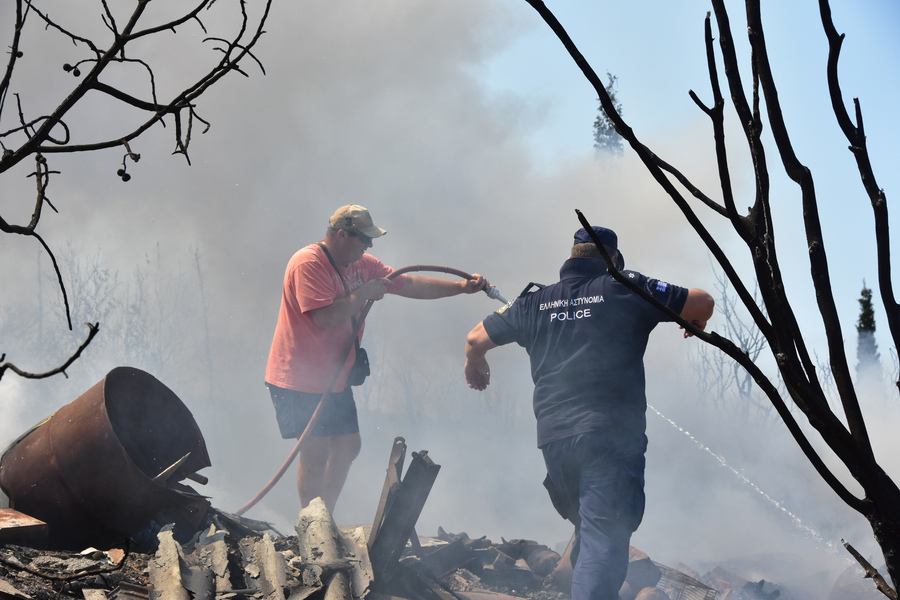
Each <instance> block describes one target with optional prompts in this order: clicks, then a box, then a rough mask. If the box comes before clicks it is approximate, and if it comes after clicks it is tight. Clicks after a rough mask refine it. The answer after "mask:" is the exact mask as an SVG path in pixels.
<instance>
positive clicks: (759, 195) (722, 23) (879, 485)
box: [527, 0, 900, 598]
mask: <svg viewBox="0 0 900 600" xmlns="http://www.w3.org/2000/svg"><path fill="white" fill-rule="evenodd" d="M527 2H528V3H529V4H530V5H531V6H532V7H533V8H534V9H535V10H537V11H538V13H539V14H540V15H541V16H542V18H543V19H544V20H545V21H546V23H547V24H548V25H549V26H550V27H551V29H553V31H554V32H555V33H556V35H557V36H558V37H559V39H560V40H561V41H562V43H563V45H564V46H565V47H566V49H567V50H568V51H569V54H570V55H571V56H572V58H573V59H574V61H575V62H576V64H577V65H578V66H579V68H581V70H582V72H583V73H584V75H585V77H586V78H587V79H588V81H589V82H590V83H591V85H592V86H593V87H594V90H595V91H596V92H597V95H598V97H599V98H600V103H601V106H602V107H603V109H604V111H605V112H606V114H607V115H608V117H609V119H610V121H611V122H612V123H613V125H614V126H615V128H616V131H618V132H619V134H620V135H621V136H622V137H623V138H624V139H625V140H626V141H627V142H628V144H629V145H630V146H631V148H632V149H633V150H634V151H635V152H636V153H637V155H638V157H639V158H640V159H641V161H642V162H643V164H644V165H645V167H646V168H647V169H648V171H649V172H650V173H651V175H652V176H653V177H654V179H655V180H656V181H657V183H659V185H660V186H661V187H662V188H663V189H664V190H665V191H666V192H667V193H668V195H669V196H670V198H671V199H672V200H673V201H674V202H675V203H676V205H677V206H678V207H679V209H680V210H681V211H682V213H683V215H684V217H685V218H686V219H687V221H688V223H689V224H690V225H691V226H692V227H693V229H694V230H695V231H696V233H697V235H698V236H699V237H700V238H701V239H702V240H703V242H704V243H705V245H706V247H707V248H708V249H709V251H710V253H711V254H712V255H713V256H714V257H715V259H716V261H717V262H718V264H719V266H720V267H721V268H722V271H723V273H724V274H725V276H727V277H728V280H729V282H730V283H731V284H732V286H733V287H734V290H735V292H736V294H737V295H738V297H739V298H740V300H741V302H742V304H743V305H744V307H745V308H746V309H747V310H748V311H749V314H750V316H751V318H752V319H753V322H754V324H755V326H756V327H757V328H758V329H759V332H760V333H761V334H762V335H763V336H765V339H766V342H767V344H768V346H769V348H770V349H771V352H772V354H773V357H774V358H775V361H776V364H777V367H778V370H779V372H780V375H781V378H782V380H783V381H784V386H785V390H786V395H787V397H786V398H783V397H782V395H781V394H780V393H779V392H778V389H777V388H776V386H775V385H774V384H773V383H772V381H771V380H770V379H769V378H768V377H767V376H766V375H765V374H764V373H763V372H762V371H761V370H760V369H759V368H758V367H757V366H756V364H754V362H753V361H752V360H751V359H750V358H749V357H748V356H747V355H746V354H745V353H743V352H741V350H740V348H739V347H738V346H737V345H735V344H734V343H733V342H732V341H731V340H728V339H726V338H724V337H722V336H720V335H719V334H717V333H715V332H710V333H706V332H703V331H700V330H698V329H696V328H695V327H693V326H692V325H691V324H690V323H687V322H686V321H684V320H683V319H681V318H680V317H679V316H678V315H676V314H674V313H672V312H671V311H669V314H670V315H671V316H672V317H673V319H674V320H675V321H676V322H677V323H678V324H679V325H681V326H682V327H684V328H685V329H686V330H688V331H690V332H691V333H693V334H694V335H696V336H697V337H699V338H700V339H702V340H704V341H705V342H708V343H710V344H712V345H714V346H716V347H717V348H719V349H721V350H722V351H723V352H724V353H725V354H727V355H728V356H730V357H731V358H733V359H734V360H735V361H736V362H737V363H739V364H740V365H741V366H742V367H744V368H745V369H746V370H747V372H748V373H749V374H750V375H751V376H752V377H753V379H754V381H755V382H756V383H757V384H758V385H759V386H760V389H761V390H762V391H763V392H764V393H765V394H766V396H767V397H768V399H769V401H770V402H771V403H772V405H773V406H774V407H775V409H776V410H777V411H778V413H779V415H780V416H781V418H782V420H783V421H784V423H785V425H786V426H787V427H788V429H789V431H790V433H791V435H792V436H793V437H794V439H795V441H796V442H797V444H798V445H799V446H800V448H801V450H802V451H803V452H804V455H805V456H806V457H807V459H808V460H809V461H810V463H811V464H812V465H813V467H814V468H815V469H816V471H817V472H818V473H819V475H820V476H821V477H822V478H823V479H824V480H825V482H826V483H828V485H829V486H830V487H831V488H832V490H833V491H834V492H835V493H836V494H837V495H838V496H839V497H840V498H841V500H843V501H844V502H845V503H846V504H847V505H848V506H850V507H851V508H853V509H854V510H855V511H857V512H858V513H859V514H860V515H862V516H863V517H865V518H866V519H867V520H868V522H869V524H870V525H871V527H872V531H873V534H874V537H875V540H876V541H877V543H878V544H879V546H880V548H881V550H882V553H883V555H884V559H885V563H886V565H887V570H888V573H889V575H890V577H891V579H892V581H893V584H894V589H891V587H890V586H889V585H888V584H887V583H885V582H884V581H883V580H882V581H881V582H879V590H881V591H882V593H884V594H885V595H886V596H888V597H891V598H897V592H896V587H897V585H898V583H900V489H898V487H897V484H896V483H895V482H894V481H893V480H892V479H891V478H890V477H889V476H888V475H887V474H886V473H885V472H884V470H883V469H882V468H881V466H880V465H879V464H878V461H877V459H876V457H875V455H874V451H873V449H872V445H871V443H870V440H869V435H868V432H867V429H866V425H865V421H864V419H863V414H862V410H861V408H860V405H859V401H858V398H857V394H856V390H855V388H854V385H853V377H852V371H851V369H850V367H849V365H848V363H847V357H846V354H845V352H844V345H843V338H842V334H841V327H840V319H839V316H838V311H837V307H836V304H835V301H834V296H833V294H832V288H831V281H830V277H829V270H828V261H827V255H826V251H825V244H824V242H823V236H822V230H821V224H820V222H819V209H818V204H817V198H816V188H815V184H814V180H813V176H812V173H811V171H810V170H809V169H808V168H807V167H806V166H805V165H804V164H803V163H802V162H801V161H800V159H799V158H798V157H797V155H796V154H795V152H794V149H793V147H792V144H791V139H790V136H789V134H788V129H787V127H786V124H785V122H784V119H783V117H782V113H781V108H780V105H779V101H778V90H777V87H776V85H775V81H774V78H773V75H772V71H771V68H770V65H769V58H768V54H767V47H766V40H765V35H764V30H763V26H762V19H761V16H760V8H759V1H758V0H746V1H745V7H746V20H747V32H748V38H749V41H750V48H751V56H750V67H751V71H752V78H753V79H752V83H753V86H752V90H753V91H752V96H751V97H750V98H747V96H746V94H745V92H744V89H745V88H744V86H743V80H742V78H741V74H740V69H739V64H740V61H739V60H738V56H737V52H736V50H735V45H734V37H733V35H732V32H731V25H730V22H729V15H728V13H727V11H726V9H725V2H724V0H712V5H713V10H714V12H715V17H716V22H717V25H718V30H719V31H718V33H719V36H718V38H719V52H720V53H721V59H722V62H723V64H724V71H725V72H724V75H725V82H726V84H727V87H728V90H729V93H730V100H731V105H732V107H733V109H734V110H735V112H736V113H737V115H738V119H739V121H740V123H741V124H742V126H743V128H744V137H745V141H746V144H747V147H746V153H747V160H749V161H750V163H751V164H752V166H753V170H754V173H755V176H756V177H755V190H754V195H755V198H754V202H753V205H752V206H751V207H750V209H749V210H748V211H747V213H746V214H741V213H739V212H738V210H737V204H736V202H735V193H734V190H733V189H732V183H731V177H730V171H729V164H728V159H727V153H726V147H725V127H724V118H723V115H724V108H725V99H724V96H723V94H722V91H721V89H720V83H719V75H718V70H717V64H716V58H715V47H714V37H713V33H712V24H711V16H710V15H709V14H707V18H706V23H705V31H706V48H707V64H708V69H709V74H710V83H711V88H712V94H713V104H712V105H711V106H707V105H705V104H704V103H703V102H702V101H701V100H700V99H699V97H698V96H697V95H696V94H695V93H694V92H693V91H691V92H690V96H691V98H692V99H693V100H694V102H695V103H696V104H697V106H698V107H699V108H700V109H701V110H702V111H703V112H704V113H705V114H706V115H707V116H709V118H710V120H711V122H712V129H713V138H714V143H715V148H716V161H717V165H716V167H717V171H718V175H719V180H720V184H721V188H720V194H721V199H720V200H714V199H713V198H712V197H710V196H708V195H706V194H704V193H703V192H702V191H701V190H700V189H699V188H698V187H696V186H695V185H693V184H692V183H691V181H690V180H688V178H687V177H685V176H684V175H683V174H682V173H681V172H680V171H678V170H677V169H676V168H675V167H673V166H672V165H670V164H668V163H666V162H665V161H664V160H662V159H661V158H660V157H658V156H656V155H655V154H654V153H653V152H652V151H651V150H650V149H649V148H647V147H646V146H644V145H643V144H642V143H641V142H640V141H639V140H638V139H637V137H636V136H635V134H634V132H633V131H632V130H631V128H630V127H628V125H627V124H626V123H625V122H624V121H623V120H622V118H621V115H619V114H618V112H616V109H615V105H614V103H613V102H612V100H611V98H610V97H609V95H608V94H607V93H606V89H605V88H604V86H603V82H602V81H601V80H600V78H599V77H597V75H596V73H594V71H593V69H592V68H591V67H590V65H589V64H588V63H587V61H586V60H585V59H584V57H583V56H582V55H581V53H580V52H579V51H578V49H577V48H576V47H575V45H574V44H573V42H572V40H571V39H570V38H569V36H568V34H567V33H566V31H565V29H564V28H563V27H562V25H560V23H559V22H558V21H557V20H556V18H555V17H554V16H553V14H552V13H550V11H549V10H548V9H547V7H546V6H545V5H544V3H543V2H542V1H541V0H527ZM819 8H820V13H821V16H822V23H823V26H824V29H825V33H826V35H827V37H828V40H829V44H830V53H829V57H828V84H829V89H830V95H831V101H832V106H833V109H834V113H835V116H836V117H837V121H838V124H839V126H840V127H841V129H842V131H843V132H844V134H845V135H846V137H847V139H848V141H849V142H850V150H851V152H852V153H853V154H854V157H855V158H856V161H857V165H858V169H859V173H860V178H861V180H862V183H863V185H864V187H865V189H866V192H867V194H868V195H869V198H870V199H871V203H872V208H873V213H874V222H875V232H876V241H877V247H878V273H879V291H880V293H881V297H882V301H883V303H884V308H885V313H886V314H887V315H888V321H889V325H890V328H891V333H892V336H893V339H894V344H895V347H897V346H898V341H900V306H898V305H897V303H896V301H895V299H894V293H893V288H892V283H891V266H890V247H889V246H890V237H889V230H888V221H887V199H886V197H885V195H884V192H883V191H882V190H880V189H879V188H878V185H877V183H876V181H875V176H874V173H873V171H872V168H871V164H870V162H869V157H868V152H867V150H866V146H865V132H864V130H863V126H862V113H861V110H860V108H859V102H858V101H855V106H856V123H855V124H854V122H853V121H852V120H851V119H850V117H849V116H848V114H847V112H846V110H845V108H844V104H843V96H842V94H841V91H840V86H839V83H838V77H837V62H838V54H839V50H840V44H841V42H842V40H843V36H840V35H838V34H837V32H836V31H835V29H834V26H833V24H832V23H831V13H830V8H829V5H828V2H827V0H820V2H819ZM762 98H764V99H765V107H766V111H765V113H763V112H762V111H761V108H760V107H761V102H760V100H761V99H762ZM764 124H765V125H767V126H768V127H769V129H770V130H771V133H772V135H773V137H774V139H775V145H776V148H777V151H778V158H780V160H781V167H782V169H783V170H784V172H785V173H786V174H787V175H788V176H789V177H790V178H791V179H792V180H793V181H794V182H795V183H796V184H797V186H798V187H799V191H800V199H801V203H802V208H803V225H804V229H805V232H806V241H807V247H808V249H809V267H810V273H811V275H812V281H813V286H814V288H815V289H814V291H815V297H816V302H817V305H818V309H819V313H820V316H821V320H822V325H823V326H824V330H825V332H826V339H827V345H828V357H829V365H830V368H831V373H832V376H833V377H834V382H835V387H836V389H837V394H838V396H839V399H840V402H841V409H842V413H843V418H844V420H842V419H841V417H839V416H838V415H837V414H836V413H835V412H834V411H833V410H832V408H831V406H830V405H829V402H828V397H827V395H826V393H825V391H824V389H823V386H822V384H821V382H820V380H819V376H818V375H817V373H816V363H815V361H814V360H813V358H812V354H811V353H810V352H809V351H808V349H807V347H806V343H805V340H804V337H803V332H802V331H801V329H800V326H799V324H798V321H797V319H796V317H795V314H794V309H793V307H792V306H791V303H790V301H789V300H788V297H787V294H786V291H785V285H784V281H783V280H782V274H781V269H780V266H779V261H778V255H777V253H776V249H775V223H774V221H773V218H772V213H771V210H770V201H769V194H770V190H769V166H768V162H767V158H766V152H765V146H764V144H763V139H762V131H763V126H764ZM670 178H674V179H675V180H676V181H677V182H678V183H679V184H681V185H682V186H683V187H684V188H685V189H687V190H688V191H689V192H690V193H691V194H692V195H693V196H694V198H696V199H697V200H699V201H700V202H701V203H702V204H703V205H704V206H705V207H706V208H708V209H710V210H712V211H713V212H714V213H716V214H718V215H720V216H722V217H724V218H726V219H728V220H729V222H730V224H731V225H732V227H733V228H734V230H735V232H737V234H738V235H739V236H740V237H741V239H742V240H743V241H744V243H745V244H746V245H747V249H748V250H749V252H750V256H751V259H752V261H753V266H754V271H755V275H756V284H757V285H758V289H759V291H760V294H761V296H762V300H763V303H764V305H765V309H766V310H765V312H763V311H762V310H761V309H760V307H759V306H758V305H757V303H756V301H755V298H754V297H753V295H752V294H751V293H750V291H749V289H748V286H747V285H746V283H745V282H744V281H743V280H742V279H741V277H740V276H739V275H738V274H737V272H736V271H735V269H734V268H733V266H732V264H731V262H730V260H729V258H728V256H727V255H726V254H725V253H724V251H723V250H722V249H721V248H720V246H719V245H718V243H717V242H716V240H715V239H714V237H713V236H712V235H711V234H710V232H709V231H708V230H707V229H706V228H705V226H704V225H703V223H702V222H701V221H700V219H699V218H698V217H697V215H696V214H695V212H694V209H693V208H692V206H691V205H690V204H689V203H688V201H687V199H686V198H685V197H684V196H683V195H682V194H681V192H680V191H679V190H678V189H677V188H676V187H675V185H674V184H673V182H672V180H671V179H670ZM578 214H579V218H580V219H581V222H582V224H583V225H585V226H589V225H590V224H589V223H588V221H587V219H586V218H584V216H583V215H582V214H581V213H580V212H579V213H578ZM607 258H608V257H607ZM607 263H608V267H609V268H610V272H611V273H612V275H613V277H615V278H616V279H617V280H618V281H620V282H621V283H623V284H624V285H626V286H628V287H630V288H631V289H632V290H634V291H635V293H637V294H639V295H641V296H643V297H644V298H645V299H647V300H648V301H649V302H654V300H653V299H652V297H650V296H649V295H648V294H646V293H645V292H643V291H642V290H640V289H639V288H637V287H636V286H634V285H633V284H632V283H631V282H630V281H629V280H628V279H627V278H626V277H623V276H622V275H621V274H620V273H618V271H616V270H615V269H614V268H613V266H612V265H611V264H610V263H609V261H607ZM663 309H664V307H663ZM664 310H665V309H664ZM898 386H900V382H898ZM788 403H792V404H793V405H794V406H796V407H797V408H799V409H800V411H802V412H803V414H804V416H805V417H806V418H807V420H808V422H809V423H810V425H811V426H812V427H813V428H814V429H815V431H816V433H817V434H818V435H819V436H820V438H821V440H822V441H824V442H825V444H827V446H828V447H829V449H830V450H831V451H832V452H833V453H834V454H835V455H836V456H837V457H838V458H839V459H840V460H841V462H842V463H843V464H844V466H845V467H846V468H847V469H848V470H849V472H850V473H851V474H852V476H853V477H854V478H855V479H856V481H857V482H858V483H859V484H860V485H861V486H862V489H863V491H864V496H863V497H862V498H859V497H857V496H856V495H855V494H854V493H852V492H851V491H850V490H848V489H847V488H846V486H844V484H843V483H842V482H841V481H840V480H839V479H838V478H837V477H836V475H835V474H834V473H833V472H832V471H831V469H830V468H829V467H828V466H827V465H826V463H825V461H824V460H823V459H822V457H821V456H819V454H818V452H817V451H816V450H815V448H814V447H813V446H812V444H811V443H810V440H809V439H808V438H807V436H806V433H805V432H804V431H803V430H802V429H801V428H800V426H799V424H798V423H797V421H796V420H795V417H794V413H792V412H791V411H790V409H789V405H788ZM858 560H860V562H861V563H863V562H864V561H863V560H862V559H861V557H858ZM864 567H867V569H868V571H867V573H868V575H867V576H872V577H873V578H876V579H878V576H877V573H873V571H874V570H873V569H871V566H869V565H865V564H864Z"/></svg>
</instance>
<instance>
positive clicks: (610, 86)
mask: <svg viewBox="0 0 900 600" xmlns="http://www.w3.org/2000/svg"><path fill="white" fill-rule="evenodd" d="M606 77H607V80H608V82H609V83H607V84H606V85H605V86H603V87H604V88H605V89H606V93H607V94H609V98H610V100H612V103H613V106H614V107H615V109H616V112H617V113H619V114H622V103H621V102H619V100H618V99H617V98H616V82H618V80H619V78H618V77H616V76H615V75H613V74H611V73H610V72H609V71H607V73H606ZM594 149H595V150H596V151H597V153H598V154H599V153H601V152H609V153H611V154H615V155H617V156H621V155H622V153H623V152H624V146H623V144H622V136H621V135H619V132H618V131H616V128H615V127H613V123H612V120H610V118H609V115H607V114H606V111H605V110H604V109H603V105H602V104H601V105H600V107H599V108H598V109H597V118H596V119H595V120H594Z"/></svg>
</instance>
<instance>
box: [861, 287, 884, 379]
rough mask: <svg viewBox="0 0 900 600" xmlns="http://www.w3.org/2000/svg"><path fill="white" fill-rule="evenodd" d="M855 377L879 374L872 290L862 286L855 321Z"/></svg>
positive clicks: (879, 359)
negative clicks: (857, 315)
mask: <svg viewBox="0 0 900 600" xmlns="http://www.w3.org/2000/svg"><path fill="white" fill-rule="evenodd" d="M856 333H857V342H856V359H857V361H858V362H857V364H856V378H857V381H860V380H862V379H863V378H864V377H869V376H876V375H877V376H878V377H880V376H881V356H880V355H879V354H878V342H876V341H875V308H874V307H873V306H872V290H870V289H869V288H867V287H866V282H865V281H863V288H862V291H861V292H860V298H859V320H858V321H857V322H856Z"/></svg>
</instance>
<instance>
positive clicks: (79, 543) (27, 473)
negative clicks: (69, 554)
mask: <svg viewBox="0 0 900 600" xmlns="http://www.w3.org/2000/svg"><path fill="white" fill-rule="evenodd" d="M185 456H187V458H184V457H185ZM182 459H184V460H183V461H182V462H181V464H180V465H179V466H177V468H175V469H172V468H171V467H173V465H176V464H177V463H178V462H179V461H181V460H182ZM208 466H210V462H209V455H208V453H207V449H206V442H205V441H204V439H203V435H202V434H201V433H200V429H199V427H198V426H197V423H196V421H195V420H194V417H193V415H192V414H191V412H190V410H188V408H187V407H186V406H185V405H184V403H183V402H182V401H181V400H180V399H179V398H178V396H176V395H175V393H174V392H172V390H170V389H169V388H168V387H166V386H165V385H163V384H162V383H161V382H160V381H159V380H158V379H156V378H155V377H153V376H152V375H150V374H149V373H146V372H144V371H141V370H139V369H135V368H131V367H117V368H115V369H113V370H112V371H110V372H109V373H108V374H107V375H106V377H105V378H104V379H103V380H102V381H100V382H99V383H97V384H96V385H94V386H93V387H92V388H91V389H89V390H88V391H86V392H85V393H84V394H82V395H81V396H79V397H78V398H76V399H75V400H73V401H72V402H70V403H69V404H67V405H65V406H63V407H62V408H60V409H59V410H58V411H56V412H55V413H54V414H53V415H52V416H50V417H49V418H48V419H45V420H44V421H43V422H42V423H40V424H39V425H38V426H36V427H35V428H33V429H32V430H30V431H29V432H27V433H26V434H25V435H23V436H22V437H21V438H20V439H19V440H17V441H16V442H15V443H14V444H13V445H12V446H10V448H9V449H8V450H7V451H6V452H5V453H4V454H3V456H2V457H0V489H2V490H3V492H4V493H6V495H7V496H9V499H10V507H11V508H15V509H16V510H18V511H21V512H23V513H26V514H28V515H30V516H32V517H35V518H37V519H41V520H42V521H45V522H46V523H47V524H48V525H49V527H50V545H51V546H55V547H63V548H79V547H85V546H97V547H103V546H107V547H108V546H109V545H112V544H117V543H121V542H122V541H123V540H124V539H125V538H127V537H131V536H133V535H135V534H137V533H138V532H140V531H142V530H144V529H145V528H147V527H148V525H150V523H151V522H152V521H154V520H157V521H159V520H162V521H165V522H176V523H177V522H178V521H182V522H186V523H188V524H192V525H194V526H198V525H199V524H200V522H201V521H202V520H203V518H204V517H205V516H206V512H207V510H208V509H209V503H208V501H207V500H206V499H205V498H204V497H202V496H200V495H199V494H197V493H196V492H195V491H194V490H192V489H191V488H190V487H187V486H184V485H182V484H180V483H179V481H180V480H182V479H184V478H185V477H186V476H188V475H191V474H193V473H196V472H197V471H198V470H200V469H203V468H205V467H208ZM163 472H167V475H168V476H167V478H166V480H165V481H162V480H161V479H162V478H157V476H159V475H160V473H163ZM155 478H156V480H154V479H155ZM161 524H162V523H161Z"/></svg>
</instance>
